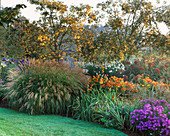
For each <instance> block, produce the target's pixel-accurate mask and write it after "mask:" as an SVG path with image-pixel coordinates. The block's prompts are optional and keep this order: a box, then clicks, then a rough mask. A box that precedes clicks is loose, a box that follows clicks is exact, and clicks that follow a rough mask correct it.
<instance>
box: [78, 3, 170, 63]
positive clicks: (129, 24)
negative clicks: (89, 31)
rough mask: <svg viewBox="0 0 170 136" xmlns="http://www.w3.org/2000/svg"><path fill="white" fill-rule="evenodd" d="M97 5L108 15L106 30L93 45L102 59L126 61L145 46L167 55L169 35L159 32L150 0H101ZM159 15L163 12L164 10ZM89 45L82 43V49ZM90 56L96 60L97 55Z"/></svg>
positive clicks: (96, 37)
mask: <svg viewBox="0 0 170 136" xmlns="http://www.w3.org/2000/svg"><path fill="white" fill-rule="evenodd" d="M97 7H98V8H99V9H101V10H102V11H103V12H104V14H103V16H105V17H107V18H108V21H107V22H106V25H105V28H106V29H103V30H102V31H100V32H99V33H98V34H97V36H95V38H94V39H95V40H94V44H93V46H94V45H95V46H96V47H95V53H96V54H98V58H100V60H101V61H103V62H105V61H109V62H111V61H114V60H120V61H123V60H126V59H129V58H130V57H131V56H132V55H137V54H138V52H139V51H141V50H142V49H150V51H153V50H154V51H159V52H160V53H166V54H168V45H169V38H168V37H167V36H165V35H163V34H161V33H160V30H159V29H158V26H157V23H158V22H157V20H158V18H156V17H155V13H156V10H155V8H154V7H153V5H152V4H151V3H150V2H147V1H145V0H135V1H132V0H126V1H125V2H122V1H116V2H113V1H111V0H108V1H106V2H103V3H99V4H98V5H97ZM159 14H161V15H163V14H162V13H161V12H159ZM159 21H165V20H159ZM166 21H167V20H166ZM89 48H90V46H86V47H85V46H83V50H81V51H84V52H88V50H89ZM85 50H86V51H85ZM86 55H87V54H86V53H85V54H84V55H83V58H84V59H86ZM88 58H91V60H93V59H96V56H94V54H92V55H91V57H90V56H88ZM92 58H93V59H92ZM98 60H99V59H98Z"/></svg>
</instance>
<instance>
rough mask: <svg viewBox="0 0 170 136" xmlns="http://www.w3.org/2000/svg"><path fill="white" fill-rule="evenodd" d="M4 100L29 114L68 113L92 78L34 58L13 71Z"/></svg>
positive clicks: (10, 74) (76, 69)
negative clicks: (69, 107)
mask: <svg viewBox="0 0 170 136" xmlns="http://www.w3.org/2000/svg"><path fill="white" fill-rule="evenodd" d="M8 78H9V79H11V82H9V83H8V84H7V85H6V89H7V90H8V92H7V93H6V96H5V98H4V100H7V102H8V104H9V106H10V107H11V108H13V109H16V110H19V111H21V112H26V113H28V114H60V115H63V114H66V113H67V109H68V106H69V105H70V104H72V102H73V100H74V99H75V98H76V97H77V95H79V94H80V92H81V91H84V90H85V89H86V87H87V84H88V76H85V75H84V74H83V71H82V70H81V69H78V68H72V67H70V66H69V65H68V64H65V63H60V64H59V63H57V62H54V61H45V62H43V61H42V60H35V59H30V60H29V61H25V62H22V65H20V66H19V68H13V69H11V70H10V71H9V75H8Z"/></svg>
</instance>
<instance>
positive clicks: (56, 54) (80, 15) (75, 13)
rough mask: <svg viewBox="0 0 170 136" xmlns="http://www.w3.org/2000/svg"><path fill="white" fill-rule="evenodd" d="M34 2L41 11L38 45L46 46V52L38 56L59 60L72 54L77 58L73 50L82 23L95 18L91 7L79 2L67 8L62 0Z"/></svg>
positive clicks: (79, 37)
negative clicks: (40, 32)
mask: <svg viewBox="0 0 170 136" xmlns="http://www.w3.org/2000/svg"><path fill="white" fill-rule="evenodd" d="M34 4H37V10H38V11H40V13H41V18H40V20H39V21H38V22H37V23H38V25H39V26H40V27H41V28H42V35H39V37H38V40H39V41H40V46H45V47H46V54H41V56H40V57H41V58H43V59H55V60H57V61H59V60H60V59H61V60H62V59H63V58H64V57H65V56H72V57H73V58H75V59H76V60H77V57H76V54H75V51H76V48H78V44H77V42H78V41H80V40H81V37H82V35H80V33H81V32H82V31H83V30H84V29H85V28H84V27H83V23H85V22H86V21H88V22H90V23H91V22H93V20H95V13H93V12H92V11H91V7H90V6H89V5H82V4H81V5H80V6H77V7H75V6H71V7H70V8H68V7H67V5H64V4H63V3H62V2H44V1H40V2H36V3H34ZM89 40H90V39H89Z"/></svg>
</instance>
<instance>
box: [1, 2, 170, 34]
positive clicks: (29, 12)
mask: <svg viewBox="0 0 170 136" xmlns="http://www.w3.org/2000/svg"><path fill="white" fill-rule="evenodd" d="M0 1H1V5H2V7H14V6H15V5H16V4H25V5H26V6H27V8H25V9H22V10H21V13H22V15H24V16H25V17H26V18H28V19H30V20H31V21H33V20H38V19H39V17H40V14H39V13H37V12H35V10H36V6H35V5H33V4H30V3H29V2H27V0H0ZM59 1H62V2H64V4H66V5H68V6H70V5H79V4H80V3H83V4H89V5H90V6H93V7H95V6H96V5H97V3H101V2H103V1H106V0H59ZM149 1H151V2H152V3H153V5H154V6H156V7H158V6H161V5H162V4H163V2H164V1H167V5H170V0H149ZM156 1H160V4H156ZM158 27H159V29H160V30H161V32H162V33H163V34H167V33H168V32H169V29H168V27H167V26H166V25H165V24H163V23H160V24H159V25H158Z"/></svg>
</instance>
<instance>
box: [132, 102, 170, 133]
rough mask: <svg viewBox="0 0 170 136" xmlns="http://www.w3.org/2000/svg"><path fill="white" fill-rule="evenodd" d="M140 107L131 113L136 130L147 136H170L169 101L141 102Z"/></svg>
mask: <svg viewBox="0 0 170 136" xmlns="http://www.w3.org/2000/svg"><path fill="white" fill-rule="evenodd" d="M139 107H140V108H138V109H135V110H134V111H133V112H132V113H131V123H132V126H133V127H134V128H136V129H137V130H139V131H141V133H143V134H144V135H146V136H149V135H160V136H169V135H170V112H169V111H170V104H168V102H167V101H164V100H160V101H159V100H157V101H152V100H149V99H146V100H142V101H141V102H140V106H139Z"/></svg>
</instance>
